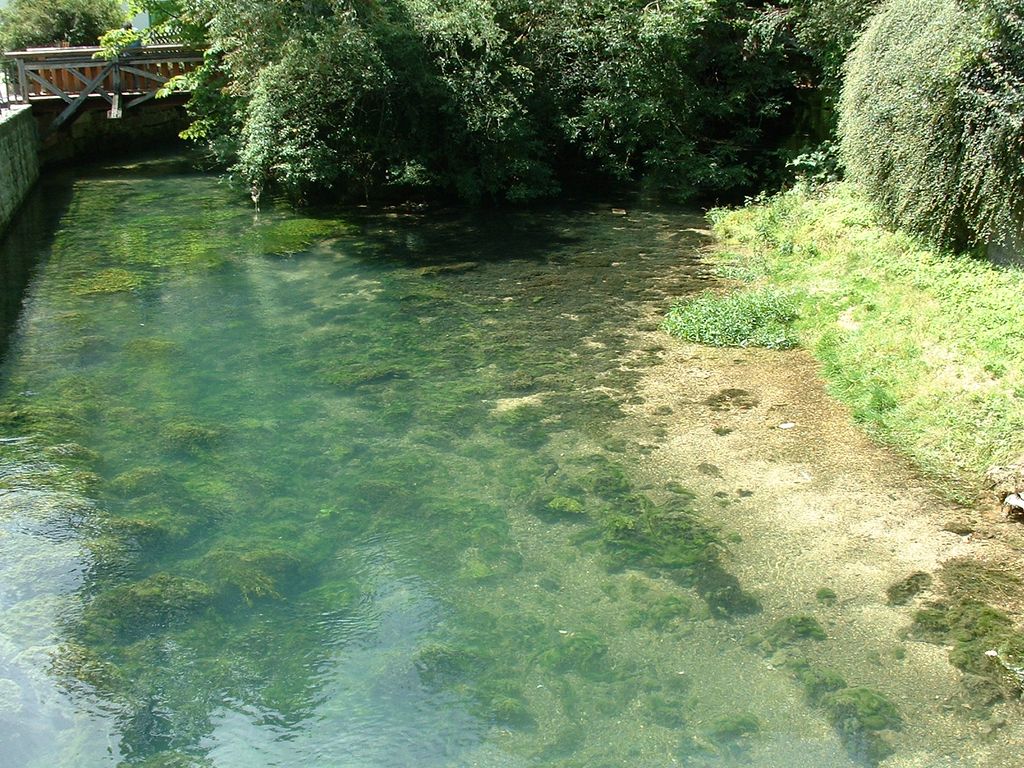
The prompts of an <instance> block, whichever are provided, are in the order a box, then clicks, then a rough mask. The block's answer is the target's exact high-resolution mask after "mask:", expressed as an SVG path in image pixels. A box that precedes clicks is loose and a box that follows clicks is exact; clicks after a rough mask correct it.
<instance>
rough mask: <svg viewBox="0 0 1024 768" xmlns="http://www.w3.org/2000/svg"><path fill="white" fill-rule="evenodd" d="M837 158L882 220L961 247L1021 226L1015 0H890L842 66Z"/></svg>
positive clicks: (1007, 237) (1019, 36) (1021, 123)
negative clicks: (845, 71) (870, 201)
mask: <svg viewBox="0 0 1024 768" xmlns="http://www.w3.org/2000/svg"><path fill="white" fill-rule="evenodd" d="M840 134H841V149H842V154H843V159H844V162H845V164H846V168H847V171H848V173H849V175H850V176H851V177H852V178H854V179H855V180H857V181H859V182H860V183H861V184H862V185H863V186H864V188H865V189H866V191H867V193H868V195H869V196H870V197H871V198H872V199H873V201H874V202H875V203H876V204H877V206H878V209H879V211H880V213H881V214H882V216H883V217H884V218H885V219H887V221H888V223H889V224H891V225H894V226H899V227H901V228H904V229H906V230H908V231H911V232H914V233H917V234H921V235H923V236H925V237H927V238H928V239H930V240H932V241H933V242H935V243H937V244H938V245H940V246H943V247H947V248H951V249H955V250H964V249H968V248H972V247H975V246H978V245H981V244H984V243H992V242H1006V241H1009V242H1012V241H1015V240H1017V239H1018V238H1019V236H1020V231H1021V224H1022V222H1024V206H1022V200H1024V168H1022V162H1021V157H1022V155H1024V21H1022V18H1021V4H1020V2H1019V0H889V2H887V3H886V4H885V5H883V6H882V8H881V10H880V11H879V12H878V13H877V14H876V15H875V16H874V17H873V18H872V20H871V22H870V23H869V25H868V28H867V30H866V31H865V33H864V35H863V36H862V37H861V38H860V40H859V42H858V43H857V45H856V46H855V48H854V50H853V52H852V53H851V55H850V58H849V60H848V62H847V73H846V80H845V83H844V87H843V93H842V98H841V104H840Z"/></svg>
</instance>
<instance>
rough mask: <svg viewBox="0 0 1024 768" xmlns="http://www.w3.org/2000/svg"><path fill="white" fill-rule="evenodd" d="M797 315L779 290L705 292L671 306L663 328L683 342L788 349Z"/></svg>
mask: <svg viewBox="0 0 1024 768" xmlns="http://www.w3.org/2000/svg"><path fill="white" fill-rule="evenodd" d="M796 317H797V309H796V303H795V302H794V301H793V300H792V299H791V298H790V297H789V296H787V295H785V294H783V293H780V292H779V291H774V290H755V291H741V292H738V293H731V294H726V295H720V294H717V293H714V292H711V291H706V292H704V293H701V294H698V295H697V296H694V297H693V298H687V299H684V300H682V301H680V302H679V303H678V304H676V305H675V306H674V307H672V309H671V310H669V313H668V316H667V317H666V318H665V328H666V330H668V332H669V333H671V334H672V335H673V336H678V337H679V338H681V339H684V340H686V341H692V342H696V343H698V344H709V345H711V346H715V347H767V348H769V349H790V348H792V347H795V346H796V345H797V336H796V333H795V331H794V330H793V326H792V324H793V321H794V320H795V319H796Z"/></svg>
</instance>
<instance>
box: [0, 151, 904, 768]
mask: <svg viewBox="0 0 1024 768" xmlns="http://www.w3.org/2000/svg"><path fill="white" fill-rule="evenodd" d="M69 185H71V186H69ZM44 195H45V200H44V201H43V202H48V204H49V206H50V208H51V209H56V210H57V211H58V213H59V214H60V218H59V221H56V222H54V221H51V220H49V219H48V218H47V217H46V216H41V217H38V221H37V224H36V226H35V229H32V228H30V231H27V232H22V233H19V235H18V237H19V240H18V243H20V247H22V248H27V249H29V250H31V251H32V252H33V254H34V255H33V256H32V259H31V261H32V263H34V264H35V267H34V272H33V273H32V276H31V280H30V281H28V284H27V292H26V293H25V295H24V309H23V311H22V312H21V314H20V319H19V322H18V326H17V329H16V331H14V332H13V334H12V335H11V336H10V340H9V344H8V345H7V346H6V349H5V357H4V361H3V367H2V372H0V438H2V442H0V611H2V613H0V754H3V755H5V757H4V759H3V765H5V766H47V767H51V766H82V767H91V766H113V765H122V764H123V765H133V766H134V765H144V766H223V767H224V768H235V767H236V766H238V767H241V766H311V765H316V766H331V767H333V766H338V767H339V768H340V767H342V766H345V767H349V766H351V767H353V768H355V767H357V766H358V767H376V766H382V767H383V766H517V767H518V766H565V767H566V768H568V766H588V768H597V767H600V766H637V767H643V766H670V765H688V766H732V765H757V766H797V767H799V766H808V767H809V766H817V767H820V766H850V765H857V764H865V763H871V762H874V761H876V760H877V759H878V758H879V757H880V756H882V755H883V754H884V753H885V751H886V750H885V749H884V748H883V747H880V746H879V745H880V744H882V742H881V741H880V739H881V738H883V737H880V736H879V732H880V730H882V729H883V728H884V727H886V726H895V725H896V723H894V722H882V723H881V725H880V724H879V723H878V722H877V718H876V722H875V723H874V724H873V725H870V724H869V726H868V727H861V726H862V725H863V723H859V724H858V723H854V725H850V723H849V722H848V721H849V718H847V721H842V722H839V721H835V722H831V721H830V715H829V713H830V712H835V711H836V710H837V708H838V707H840V705H837V704H835V703H833V704H832V705H829V706H831V709H829V706H824V707H823V706H822V703H821V701H820V697H819V698H817V699H816V698H815V697H814V696H812V695H810V694H805V692H804V691H803V690H802V689H801V686H800V685H799V684H798V682H799V681H798V678H799V677H800V674H801V673H800V669H801V668H800V666H799V665H800V664H801V663H802V661H801V659H802V657H801V651H800V649H801V647H802V644H807V643H813V642H815V641H814V639H813V638H810V639H808V638H806V637H781V636H780V637H776V638H775V644H776V645H778V646H783V645H785V646H787V647H791V652H790V656H789V657H788V658H789V659H790V661H791V662H792V663H791V664H790V668H789V670H788V671H787V670H784V669H776V668H773V667H772V666H771V665H769V664H767V663H766V660H765V657H764V654H763V652H762V651H759V650H758V649H757V648H754V647H752V646H751V643H750V642H749V641H748V640H747V638H746V633H747V632H748V631H750V629H749V627H748V626H747V625H744V624H743V622H747V624H749V623H750V622H751V621H753V622H755V625H756V622H757V619H756V611H757V608H758V605H757V599H756V598H755V597H754V596H753V594H751V590H750V589H749V585H742V584H740V583H739V582H738V581H737V580H736V579H735V578H734V577H733V576H732V575H731V574H730V573H729V571H728V569H727V568H726V567H725V566H724V565H723V560H722V556H721V553H722V552H723V551H725V549H727V547H728V544H727V543H724V542H722V541H721V540H720V536H719V534H718V533H717V532H716V531H715V530H714V529H713V528H712V527H710V526H709V525H708V524H707V523H706V522H704V521H705V517H704V515H703V513H702V510H701V509H699V508H698V507H697V506H695V502H694V497H693V495H692V494H690V493H688V492H687V490H686V489H684V488H682V487H681V486H679V485H677V484H674V483H668V484H666V485H665V486H664V487H644V488H639V487H636V485H635V483H634V480H633V476H634V475H633V472H634V469H635V467H636V466H637V463H638V462H641V461H643V455H644V452H643V447H642V443H643V440H640V439H636V440H632V439H630V436H629V435H628V433H627V434H624V433H623V430H621V429H618V428H617V426H616V425H617V424H618V423H620V421H621V419H622V417H623V413H622V410H621V405H622V404H623V403H624V402H625V401H627V400H628V399H629V398H631V397H633V396H634V395H633V393H632V389H631V386H632V384H633V383H634V382H635V380H636V377H637V376H638V375H639V371H638V370H636V369H635V366H634V367H633V368H632V369H627V368H623V367H622V365H621V361H622V359H623V356H624V354H625V353H626V351H627V345H628V343H629V338H628V336H627V334H626V333H625V332H624V329H628V328H630V327H633V326H635V325H636V323H637V322H638V318H639V317H641V315H642V312H641V308H642V306H643V305H644V304H645V303H650V302H652V301H654V302H662V303H664V302H666V301H667V300H668V299H669V298H670V297H672V296H675V295H679V294H681V293H684V292H686V291H688V290H691V289H694V288H699V287H701V276H702V274H703V272H702V268H701V266H700V264H699V261H698V260H697V259H696V257H694V256H692V255H691V250H692V249H691V243H692V239H693V236H692V235H691V234H689V233H688V231H687V230H688V229H689V228H691V227H693V226H694V225H695V223H696V221H695V219H694V218H693V217H690V216H687V215H685V214H682V213H678V212H673V211H660V212H659V211H651V212H633V213H631V215H630V216H629V217H628V218H623V217H619V216H614V215H613V214H612V213H611V212H610V210H609V208H607V207H603V206H602V207H599V208H593V209H588V208H583V209H579V210H561V211H544V212H538V211H532V212H522V213H518V214H491V215H478V216H475V217H467V216H462V215H454V214H452V215H448V214H437V213H431V214H422V215H411V214H399V213H388V212H369V211H362V212H360V211H357V212H354V213H353V214H351V215H350V216H348V217H347V218H344V219H330V218H318V217H315V216H314V217H305V216H300V215H294V214H288V213H283V212H269V213H267V212H265V213H263V214H262V215H260V216H259V217H258V218H257V217H254V214H253V212H252V210H251V209H249V208H247V207H246V206H244V205H242V204H241V203H240V202H239V201H238V200H237V198H235V197H234V196H233V195H232V194H231V193H230V192H229V191H228V190H226V189H225V188H224V187H223V186H222V185H221V184H219V183H218V181H217V180H216V179H215V178H212V177H207V176H202V175H196V174H191V173H187V172H181V171H176V169H175V168H174V167H173V166H170V167H167V166H162V165H160V164H154V165H153V166H151V167H147V166H143V167H142V168H136V169H131V170H125V169H122V170H120V171H118V170H111V171H105V172H94V173H91V174H84V175H81V176H79V177H78V178H76V179H73V180H56V181H53V182H51V184H50V186H49V187H48V188H47V189H46V190H44ZM50 218H51V219H52V218H53V217H50ZM23 261H24V260H23ZM19 274H21V277H19V278H18V279H17V280H15V279H11V280H10V281H9V283H8V284H7V285H5V287H4V292H5V302H6V304H5V306H9V305H12V304H16V303H17V301H18V300H20V299H21V298H22V297H21V284H22V283H24V282H25V279H23V278H25V276H26V275H27V272H25V271H24V270H23V271H22V272H21V273H19ZM15 293H16V294H17V297H14V296H13V294H15ZM8 316H12V315H11V314H10V313H8ZM656 351H657V350H655V349H651V350H648V352H649V356H650V359H651V362H652V363H653V361H654V359H655V357H656V354H655V353H656ZM753 591H756V590H753ZM751 617H753V618H751ZM741 627H742V628H741ZM762 629H763V628H762ZM783 634H785V633H783ZM826 687H827V686H826ZM819 693H820V692H819ZM847 704H849V702H847ZM848 708H849V707H848ZM876 714H877V713H876ZM883 714H884V713H883ZM882 719H883V721H884V717H883V718H882ZM836 723H839V724H838V725H837V724H836ZM844 723H845V724H844ZM884 738H885V739H889V740H890V741H891V737H890V735H886V736H884Z"/></svg>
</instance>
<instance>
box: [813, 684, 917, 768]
mask: <svg viewBox="0 0 1024 768" xmlns="http://www.w3.org/2000/svg"><path fill="white" fill-rule="evenodd" d="M821 706H822V708H823V709H824V710H825V712H826V713H827V714H828V718H829V721H830V722H831V723H832V725H833V726H834V727H835V729H836V731H837V732H838V733H839V736H840V738H841V739H842V740H843V745H844V746H845V747H846V751H847V752H848V753H849V754H850V756H851V757H853V758H854V759H856V760H860V761H862V762H864V763H865V764H867V765H871V766H874V765H878V764H879V763H880V762H882V760H884V759H885V758H887V757H889V756H890V755H891V754H893V752H895V749H894V748H893V746H892V744H890V743H889V742H888V741H887V740H886V739H885V737H884V735H883V733H882V732H883V731H893V730H899V729H901V728H902V727H903V720H902V718H901V717H900V714H899V711H898V710H897V709H896V705H895V704H893V703H892V701H890V700H889V699H888V698H886V697H885V696H884V695H883V694H881V693H879V692H878V691H875V690H873V689H871V688H864V687H860V686H858V687H854V688H842V689H840V690H837V691H833V692H831V693H827V694H825V695H824V696H823V697H822V698H821Z"/></svg>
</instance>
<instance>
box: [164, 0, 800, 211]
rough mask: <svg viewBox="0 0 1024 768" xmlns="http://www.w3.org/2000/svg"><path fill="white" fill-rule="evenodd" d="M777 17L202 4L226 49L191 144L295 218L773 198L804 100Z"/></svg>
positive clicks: (287, 0) (702, 1)
mask: <svg viewBox="0 0 1024 768" xmlns="http://www.w3.org/2000/svg"><path fill="white" fill-rule="evenodd" d="M167 5H170V3H168V4H167ZM163 10H166V9H163ZM764 10H765V5H764V4H763V3H750V2H741V0H660V1H655V2H649V1H648V0H643V1H642V2H641V1H638V0H578V1H577V2H564V0H440V1H439V2H428V0H392V1H390V2H384V1H383V0H283V2H275V3H252V2H247V1H245V0H228V1H227V2H216V3H215V2H211V1H210V0H184V4H183V5H180V4H179V5H177V6H176V7H175V8H174V9H173V12H170V15H171V16H173V17H174V19H175V23H176V24H179V25H184V28H185V29H186V31H187V30H189V29H191V30H201V32H202V34H203V35H205V36H206V38H207V42H208V43H209V44H210V52H211V53H210V59H209V64H208V65H207V67H206V68H205V69H204V70H203V72H201V73H200V74H199V75H197V76H196V77H195V78H194V81H193V82H192V83H190V85H191V86H192V87H193V88H195V89H198V92H199V95H198V97H197V98H196V99H195V100H194V111H195V118H196V123H195V125H194V126H193V129H192V131H191V135H193V136H194V137H201V138H204V139H206V140H207V141H208V142H209V143H210V145H211V146H212V147H213V148H214V149H215V150H216V151H217V153H218V155H219V157H220V158H221V160H222V161H224V162H225V163H227V164H229V165H230V166H231V167H232V168H233V170H234V172H235V173H236V174H237V175H238V176H239V177H240V178H242V179H244V180H245V181H246V182H248V183H251V184H254V185H256V186H260V187H277V188H281V189H284V190H286V191H287V192H288V193H289V194H291V195H292V196H293V197H297V198H303V197H306V196H308V195H311V194H315V193H316V192H317V191H319V190H322V189H325V188H330V189H332V190H337V191H340V192H342V193H348V194H362V193H363V192H364V191H365V192H378V191H381V190H393V191H400V192H408V191H410V190H414V189H417V188H423V189H431V190H448V191H451V192H454V193H456V194H458V195H459V196H460V197H462V198H464V199H469V200H480V199H516V200H522V199H529V198H533V197H538V196H543V195H548V194H551V193H552V192H553V191H555V190H556V189H558V188H559V185H560V184H561V183H562V182H563V181H564V180H565V178H566V177H567V171H569V170H571V171H573V172H577V173H578V172H585V173H587V174H590V175H596V176H600V177H603V178H607V179H621V180H624V179H637V178H644V179H646V180H647V181H649V182H650V183H651V184H652V185H654V186H656V187H657V188H659V189H663V190H667V191H668V192H670V193H671V194H672V195H673V196H675V197H677V198H692V197H695V196H703V197H717V196H723V195H726V196H728V195H733V196H735V195H737V194H739V193H741V192H744V191H752V190H756V186H757V185H758V184H759V183H760V182H761V181H762V180H763V179H764V178H765V177H766V175H767V174H768V173H770V172H771V171H772V170H774V169H777V168H779V167H780V166H781V164H782V162H781V161H782V158H781V148H782V146H783V145H784V144H785V141H786V139H788V137H789V132H790V129H789V127H788V126H789V125H790V124H791V123H792V115H791V111H792V108H793V107H792V105H793V103H794V101H795V98H794V96H795V94H796V91H797V89H798V88H799V87H800V85H801V82H800V81H801V76H800V75H799V74H798V73H797V72H796V67H795V64H794V61H795V59H796V57H795V56H794V55H793V52H792V50H791V48H792V46H789V47H787V45H785V44H783V42H782V41H781V39H779V40H778V41H776V40H774V39H773V40H771V41H767V42H766V41H765V40H763V39H758V38H757V37H756V35H754V32H753V28H754V25H755V24H756V23H757V22H758V20H759V19H761V18H762V16H763V13H764ZM803 58H804V59H806V58H807V57H806V56H804V57H803ZM801 66H803V65H801ZM804 69H806V66H804Z"/></svg>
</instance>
